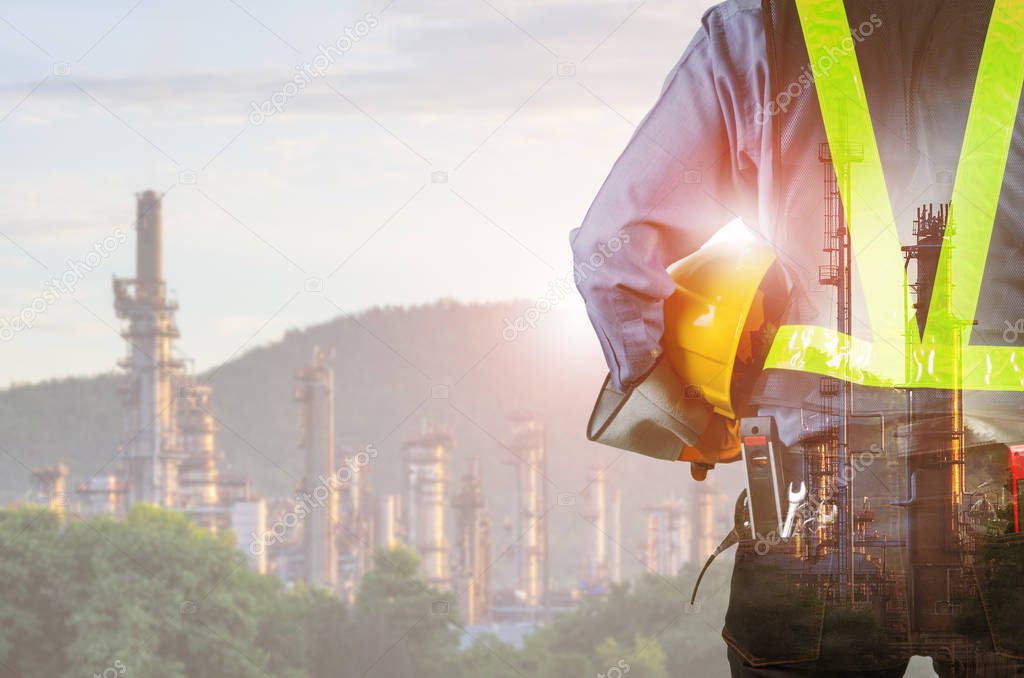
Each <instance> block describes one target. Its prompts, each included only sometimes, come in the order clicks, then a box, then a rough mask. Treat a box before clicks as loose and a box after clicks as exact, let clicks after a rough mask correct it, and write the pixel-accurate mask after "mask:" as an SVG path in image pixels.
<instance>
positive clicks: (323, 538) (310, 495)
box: [295, 350, 338, 591]
mask: <svg viewBox="0 0 1024 678" xmlns="http://www.w3.org/2000/svg"><path fill="white" fill-rule="evenodd" d="M295 376H296V380H297V381H298V384H297V386H296V389H295V400H297V401H298V402H299V404H300V410H301V411H300V419H299V422H300V438H299V445H298V447H299V449H301V450H302V451H303V453H304V458H305V471H304V473H303V478H302V494H303V501H305V502H306V503H307V506H306V507H305V508H306V509H307V513H306V517H305V522H304V526H303V540H304V541H303V551H304V554H305V568H306V569H305V579H306V582H307V583H308V584H312V585H315V586H320V587H323V588H326V589H329V590H331V591H334V590H336V589H337V585H338V554H337V547H336V544H335V532H336V530H337V526H338V513H337V512H338V502H337V488H336V487H335V483H334V482H330V481H331V480H333V479H334V477H335V473H336V469H335V466H334V370H332V369H331V368H329V367H327V366H326V365H325V364H324V356H323V353H321V352H320V351H319V350H315V351H314V353H313V361H312V363H311V364H310V365H309V366H308V367H305V368H303V369H300V370H298V371H297V372H296V375H295Z"/></svg>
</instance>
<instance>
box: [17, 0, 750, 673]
mask: <svg viewBox="0 0 1024 678" xmlns="http://www.w3.org/2000/svg"><path fill="white" fill-rule="evenodd" d="M706 8H707V7H706V4H705V3H704V2H699V1H697V0H685V1H676V2H668V1H665V0H641V1H639V2H637V1H636V0H601V1H597V2H595V1H593V0H590V1H588V2H582V1H577V0H547V1H545V2H539V1H532V0H530V1H524V0H520V1H518V2H510V1H507V0H471V1H466V0H454V1H450V2H449V1H433V0H418V1H417V2H411V1H409V0H391V1H388V0H382V1H380V2H345V3H319V2H304V3H301V5H288V4H281V3H270V2H263V1H261V0H239V1H235V0H224V1H220V0H217V1H214V2H178V3H168V2H163V1H162V0H138V1H136V2H132V1H131V0H129V1H128V2H97V3H90V4H89V5H88V6H85V5H81V4H78V3H65V2H47V3H30V2H17V1H5V2H3V3H0V33H2V34H3V40H2V41H0V52H2V54H3V58H2V59H0V143H2V144H3V148H4V151H5V153H4V157H5V160H6V162H5V163H4V164H3V165H2V166H0V256H2V258H3V263H4V280H5V285H6V289H7V294H5V295H3V297H2V298H0V351H2V354H3V358H4V359H3V365H4V370H3V372H2V373H0V382H2V384H3V385H4V390H3V391H2V392H0V499H2V500H3V503H4V504H6V505H8V506H9V508H8V509H7V510H5V511H4V512H3V514H2V516H3V518H2V522H0V562H2V563H3V564H0V568H2V569H5V570H7V571H6V572H0V621H2V624H0V674H4V675H11V676H36V675H39V676H54V675H67V676H72V675H75V676H77V675H96V674H98V675H102V676H104V677H106V676H113V675H122V674H128V675H145V676H222V675H223V676H235V675H239V676H242V675H245V676H248V675H275V676H278V675H288V676H294V677H296V678H298V677H301V676H310V677H312V676H320V675H332V676H337V675H345V676H348V675H352V676H364V675H365V676H382V677H383V676H405V675H412V673H411V672H412V671H415V672H416V673H417V674H418V675H466V676H476V675H479V676H506V675H507V676H516V675H542V676H548V675H550V676H555V675H558V676H570V675H572V676H575V675H594V674H597V675H607V676H621V675H622V674H624V673H632V675H634V676H668V675H673V676H675V675H698V674H699V675H727V667H726V666H725V660H724V645H723V644H722V641H721V639H720V637H719V630H720V627H721V620H722V615H723V614H724V612H723V606H724V601H725V598H726V594H727V590H728V570H729V566H728V563H726V562H724V561H725V560H727V559H726V558H723V562H721V563H718V564H716V565H715V567H714V568H712V571H711V575H710V576H709V579H708V580H707V581H706V582H705V584H704V586H705V588H704V589H703V590H702V593H701V604H700V605H699V606H698V607H695V608H691V607H689V605H688V598H689V593H690V588H691V586H692V584H693V581H694V580H695V576H696V571H697V568H699V566H700V564H702V563H703V560H704V558H706V556H707V555H708V554H709V553H710V552H711V550H712V549H713V548H714V546H715V545H717V543H718V541H719V540H720V539H721V538H722V537H724V536H725V534H726V532H728V530H729V529H730V527H731V520H732V506H733V502H734V499H735V496H736V493H737V491H738V488H739V486H740V483H741V475H740V472H739V469H732V468H729V469H717V470H716V471H714V472H713V473H712V476H711V478H710V480H709V482H708V483H706V484H703V485H701V486H697V485H696V484H694V483H693V482H692V481H690V479H689V472H688V468H687V467H686V466H685V465H682V464H680V465H678V466H672V465H669V464H664V463H659V462H654V461H647V460H644V459H641V458H634V457H631V456H627V455H623V454H620V453H618V452H617V451H615V450H611V449H608V448H602V447H600V446H597V445H593V444H590V443H587V442H586V440H585V427H586V422H587V417H588V415H589V412H590V407H591V405H592V403H593V400H594V397H595V396H596V394H597V391H598V388H599V387H600V385H601V382H602V379H603V376H604V373H605V368H604V365H603V360H602V357H601V353H600V350H599V348H598V345H597V342H596V340H595V339H594V337H593V335H592V332H591V329H590V326H589V323H588V321H587V319H586V314H585V311H584V309H583V307H582V302H581V301H580V300H579V298H578V295H577V294H576V292H575V289H574V286H573V270H572V263H571V258H570V252H569V247H568V232H569V230H570V229H571V228H573V227H575V226H577V225H578V224H579V223H580V222H581V220H582V218H583V216H584V214H585V212H586V209H587V207H588V205H589V202H590V200H591V199H592V197H593V196H594V194H595V193H596V192H597V190H598V188H599V187H600V184H601V182H602V180H603V178H604V176H605V175H606V173H607V172H608V170H609V169H610V167H611V165H612V163H613V162H614V160H615V158H616V156H617V154H618V153H619V152H620V151H621V150H622V148H623V147H624V145H625V143H626V142H627V140H628V139H629V138H630V135H631V134H632V132H633V131H634V129H635V127H636V125H637V124H638V123H639V121H640V120H641V119H642V117H643V115H644V113H645V111H646V110H647V109H648V108H649V107H650V106H651V105H652V104H653V102H654V101H655V99H656V98H657V95H658V92H659V89H660V87H661V84H662V81H663V79H664V78H665V76H666V75H667V74H668V72H669V71H670V69H671V68H672V66H673V65H674V63H675V62H676V61H677V60H678V58H679V57H680V55H681V54H682V52H683V50H684V49H685V47H686V45H687V44H688V42H689V40H690V38H691V37H692V35H693V34H694V33H695V31H696V30H697V28H698V26H699V18H700V15H701V13H702V12H703V11H704V10H705V9H706ZM685 124H687V121H684V120H681V121H680V125H685ZM149 192H151V193H149ZM723 226H724V225H723ZM112 279H114V285H113V286H112V284H111V280H112ZM151 504H155V505H157V506H159V507H161V509H160V510H157V509H153V508H152V507H151V506H148V505H151ZM697 665H699V666H700V669H699V670H698V669H695V668H694V666H697Z"/></svg>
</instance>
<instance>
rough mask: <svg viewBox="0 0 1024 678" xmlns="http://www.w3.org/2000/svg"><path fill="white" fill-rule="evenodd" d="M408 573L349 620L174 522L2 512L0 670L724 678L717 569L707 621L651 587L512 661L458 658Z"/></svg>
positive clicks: (414, 574) (382, 564)
mask: <svg viewBox="0 0 1024 678" xmlns="http://www.w3.org/2000/svg"><path fill="white" fill-rule="evenodd" d="M419 570H420V564H419V560H418V558H417V556H416V554H415V553H413V552H412V551H410V550H408V549H405V548H397V549H393V550H388V551H379V552H378V553H376V554H375V558H374V568H373V570H372V571H371V572H369V573H367V575H366V576H365V577H364V578H363V580H362V583H361V586H360V589H359V591H358V596H357V599H356V602H355V604H354V606H353V607H352V608H351V609H349V608H348V607H347V606H346V605H345V604H344V603H343V602H342V601H341V600H339V599H338V598H337V597H335V596H333V595H331V594H329V593H328V592H326V591H323V590H321V589H317V588H309V587H306V586H303V585H296V586H294V587H293V588H291V589H286V588H285V586H284V585H283V584H282V583H281V582H280V581H279V580H277V579H276V578H275V577H273V576H259V575H255V574H252V573H250V572H249V570H248V568H247V567H246V565H245V560H244V558H243V556H242V554H241V553H239V552H238V551H237V550H236V548H235V546H234V545H233V543H232V542H231V538H230V535H219V536H212V535H210V534H208V533H206V532H204V531H202V530H199V529H197V528H196V527H195V526H194V525H192V524H191V523H190V522H189V521H188V520H187V519H186V518H185V517H184V516H182V515H180V514H176V513H170V512H166V511H162V510H160V509H156V508H154V507H150V506H137V507H135V508H134V509H133V510H132V511H131V513H130V515H129V516H128V517H127V518H126V519H125V520H124V521H123V522H113V521H110V520H106V519H93V520H84V521H75V522H71V523H69V524H67V525H66V526H62V525H61V524H60V522H59V520H58V519H57V517H56V516H55V515H54V514H53V513H50V512H48V511H41V510H35V509H18V510H13V511H0V669H5V670H6V673H10V674H12V675H19V676H22V677H23V678H55V677H56V678H71V677H72V676H75V677H77V676H92V675H104V676H114V675H115V674H116V675H122V674H123V675H127V676H129V678H130V676H132V675H138V676H146V677H147V678H150V677H156V678H185V677H187V678H207V677H209V678H215V677H216V678H222V677H227V678H249V677H255V676H268V675H269V676H282V677H284V678H327V677H330V678H355V677H359V678H363V677H364V676H365V678H405V677H406V676H417V678H442V677H443V678H477V677H485V678H520V677H521V676H538V677H539V678H562V677H563V676H566V677H569V676H571V677H574V678H575V677H577V676H595V675H599V674H603V675H606V676H616V675H618V674H616V671H622V672H623V673H625V670H624V668H622V667H623V666H627V665H628V666H629V674H628V675H629V676H630V678H634V677H636V678H666V677H667V676H668V675H687V671H688V670H690V669H692V668H693V666H694V665H695V664H694V657H701V656H704V653H707V657H708V663H707V664H705V666H711V665H712V664H711V662H712V661H713V662H714V665H716V666H718V667H722V668H723V669H724V661H723V657H722V644H721V640H720V638H719V637H718V629H719V628H720V623H721V621H720V609H719V608H720V603H721V602H722V597H723V595H724V593H723V588H724V586H723V584H724V582H725V581H726V580H725V579H724V578H723V574H724V572H725V569H723V568H717V569H716V570H712V573H711V575H710V576H709V579H708V582H707V584H706V586H707V588H706V589H705V590H704V591H703V592H702V593H703V595H704V600H705V602H710V603H712V604H711V605H710V606H709V609H710V610H712V612H711V613H710V614H707V613H700V612H694V611H693V610H691V609H690V608H689V607H688V585H689V584H690V583H691V582H692V577H693V573H692V572H686V573H685V574H684V575H682V576H680V577H679V578H677V579H666V578H660V577H650V578H647V579H644V580H642V581H641V582H639V583H638V584H637V586H636V587H635V588H629V587H625V586H623V587H616V588H614V589H613V591H612V592H611V594H610V595H609V596H608V598H607V599H599V600H598V599H595V600H588V601H586V602H585V603H584V604H583V606H582V608H581V609H580V610H579V611H578V612H576V613H573V614H568V615H564V616H562V617H560V618H558V619H557V620H556V621H555V622H554V623H553V624H551V625H549V626H548V627H546V628H544V629H542V630H539V631H537V632H535V633H533V634H532V635H530V636H528V637H527V638H526V640H525V643H524V646H523V647H522V648H521V649H517V648H514V647H511V646H509V645H506V644H504V643H502V642H501V641H500V640H498V639H497V638H496V637H495V636H493V635H489V634H479V633H477V632H475V631H474V634H475V636H476V637H475V638H474V637H473V636H466V637H468V638H470V639H473V642H472V644H471V645H469V646H468V647H465V648H460V644H459V642H460V637H463V628H462V626H461V624H460V622H459V620H458V615H457V607H456V600H455V598H454V597H453V596H452V595H451V594H449V593H442V592H440V591H438V590H436V589H434V588H431V587H430V586H428V585H427V584H425V583H424V582H423V581H422V580H421V578H420V576H419ZM712 657H713V660H712ZM620 662H621V664H620ZM679 667H684V668H685V669H686V670H680V669H679ZM3 672H4V671H0V673H3ZM712 674H713V671H711V670H708V671H704V675H712Z"/></svg>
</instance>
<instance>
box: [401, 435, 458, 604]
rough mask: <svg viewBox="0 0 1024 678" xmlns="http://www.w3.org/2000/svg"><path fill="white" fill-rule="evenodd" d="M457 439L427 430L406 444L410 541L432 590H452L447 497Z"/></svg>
mask: <svg viewBox="0 0 1024 678" xmlns="http://www.w3.org/2000/svg"><path fill="white" fill-rule="evenodd" d="M453 446H454V440H453V438H452V437H451V436H450V435H449V434H448V433H447V432H444V431H437V430H425V431H424V432H423V433H422V434H421V435H420V436H419V437H417V438H414V439H412V440H409V441H407V442H406V443H405V446H404V449H403V450H402V461H403V463H404V465H405V487H404V496H403V498H402V510H403V511H404V512H405V515H404V518H405V521H404V522H405V536H406V541H407V543H408V544H409V546H411V547H412V548H413V549H415V550H416V552H417V553H419V555H420V559H421V561H422V572H423V579H424V581H425V582H426V583H427V584H428V585H429V586H436V587H438V588H441V589H447V588H449V585H450V583H451V581H450V573H449V572H448V543H447V539H446V538H445V495H446V492H447V487H448V477H447V468H448V458H449V451H450V450H451V449H452V447H453Z"/></svg>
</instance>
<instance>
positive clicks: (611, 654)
mask: <svg viewBox="0 0 1024 678" xmlns="http://www.w3.org/2000/svg"><path fill="white" fill-rule="evenodd" d="M597 661H598V664H599V665H600V666H602V667H605V668H603V669H602V670H601V674H602V675H607V674H609V673H611V674H613V675H625V674H626V673H627V672H628V673H629V675H630V677H631V678H668V672H667V671H666V670H665V652H664V651H663V650H662V649H661V645H660V644H659V643H658V639H657V638H654V637H645V636H643V635H642V634H640V633H637V634H636V638H635V639H634V641H633V645H632V647H623V646H622V645H621V644H620V643H619V641H617V640H615V639H614V638H609V639H607V640H606V641H604V642H603V643H601V644H600V645H598V646H597ZM616 669H617V670H616ZM620 672H621V674H620Z"/></svg>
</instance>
